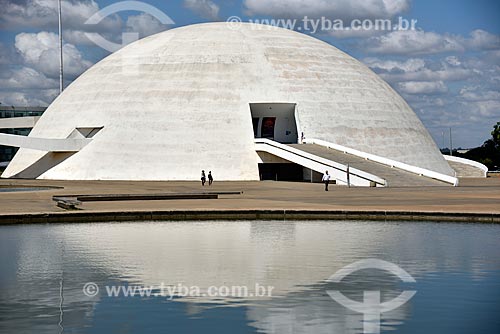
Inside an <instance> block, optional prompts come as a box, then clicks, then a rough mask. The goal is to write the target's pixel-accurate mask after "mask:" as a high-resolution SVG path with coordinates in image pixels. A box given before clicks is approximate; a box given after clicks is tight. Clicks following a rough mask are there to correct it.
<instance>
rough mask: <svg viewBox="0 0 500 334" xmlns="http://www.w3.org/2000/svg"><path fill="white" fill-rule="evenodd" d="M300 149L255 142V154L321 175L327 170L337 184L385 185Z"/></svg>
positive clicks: (380, 180) (262, 140)
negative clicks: (271, 156) (271, 157)
mask: <svg viewBox="0 0 500 334" xmlns="http://www.w3.org/2000/svg"><path fill="white" fill-rule="evenodd" d="M301 148H302V147H301V146H300V145H299V146H297V147H294V146H292V145H285V144H281V143H278V142H275V141H272V140H268V139H256V140H255V150H256V151H257V153H260V152H265V153H268V154H271V155H274V156H276V157H279V158H281V159H284V160H286V161H289V162H292V163H295V164H297V165H300V166H303V167H305V168H308V169H311V170H313V171H315V172H318V173H321V174H323V173H324V172H325V171H326V170H328V172H329V173H330V175H331V177H332V180H337V182H339V183H343V184H350V185H354V186H362V187H375V186H378V187H380V186H382V187H383V186H385V184H386V181H385V180H384V179H383V178H380V177H378V176H377V175H373V174H370V173H367V172H365V171H362V170H358V169H357V168H355V167H350V168H348V166H346V165H344V164H341V163H338V162H336V161H332V160H330V159H328V158H324V157H321V156H318V155H315V154H311V153H308V152H305V151H303V150H301Z"/></svg>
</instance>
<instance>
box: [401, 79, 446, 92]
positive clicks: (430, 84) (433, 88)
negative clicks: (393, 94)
mask: <svg viewBox="0 0 500 334" xmlns="http://www.w3.org/2000/svg"><path fill="white" fill-rule="evenodd" d="M399 90H400V91H402V92H403V93H406V94H431V95H433V94H442V93H446V92H447V91H448V87H446V85H445V84H444V82H442V81H407V82H401V83H399Z"/></svg>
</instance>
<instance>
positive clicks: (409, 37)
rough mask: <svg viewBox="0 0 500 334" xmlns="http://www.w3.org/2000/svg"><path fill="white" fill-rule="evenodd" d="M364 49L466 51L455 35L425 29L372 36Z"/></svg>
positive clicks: (387, 52)
mask: <svg viewBox="0 0 500 334" xmlns="http://www.w3.org/2000/svg"><path fill="white" fill-rule="evenodd" d="M364 49H365V50H366V51H368V52H371V53H381V54H413V55H420V54H432V53H440V52H452V51H459V52H462V51H465V48H464V46H463V45H462V44H461V43H460V42H459V41H458V40H457V38H456V37H455V36H451V35H446V34H445V35H440V34H437V33H434V32H425V31H423V30H406V31H393V32H390V33H388V34H386V35H383V36H378V37H372V38H370V39H368V41H367V42H366V44H365V45H364Z"/></svg>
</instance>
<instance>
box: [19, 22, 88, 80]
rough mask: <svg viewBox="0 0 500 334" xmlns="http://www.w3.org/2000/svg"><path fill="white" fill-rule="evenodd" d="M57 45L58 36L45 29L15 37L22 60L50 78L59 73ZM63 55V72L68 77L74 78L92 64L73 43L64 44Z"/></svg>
mask: <svg viewBox="0 0 500 334" xmlns="http://www.w3.org/2000/svg"><path fill="white" fill-rule="evenodd" d="M58 46H59V40H58V36H57V35H56V34H54V33H50V32H46V31H42V32H39V33H37V34H31V33H21V34H18V35H17V36H16V38H15V47H16V49H17V50H18V51H19V53H20V55H21V57H22V59H23V60H24V62H25V63H26V64H28V65H29V66H31V67H32V68H34V69H36V70H38V71H40V72H41V73H43V74H44V75H46V76H48V77H52V78H55V77H57V76H58V75H59V50H58ZM63 56H64V72H65V75H67V76H68V77H69V78H75V77H76V76H78V75H80V74H81V73H82V72H83V71H85V70H86V69H87V68H89V67H90V66H91V65H92V63H91V62H90V61H88V60H85V59H84V58H83V55H82V54H81V53H80V51H79V50H78V49H77V48H76V47H75V46H74V45H73V44H64V46H63Z"/></svg>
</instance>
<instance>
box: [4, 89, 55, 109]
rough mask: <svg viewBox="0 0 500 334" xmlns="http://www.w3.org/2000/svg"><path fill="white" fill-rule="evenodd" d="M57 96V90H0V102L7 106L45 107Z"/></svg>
mask: <svg viewBox="0 0 500 334" xmlns="http://www.w3.org/2000/svg"><path fill="white" fill-rule="evenodd" d="M57 94H59V89H38V90H15V91H10V90H0V102H1V103H2V104H3V105H7V106H20V107H23V106H26V107H27V106H30V107H33V106H34V107H46V106H48V105H49V104H50V102H52V101H53V100H54V99H55V98H56V96H57Z"/></svg>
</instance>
